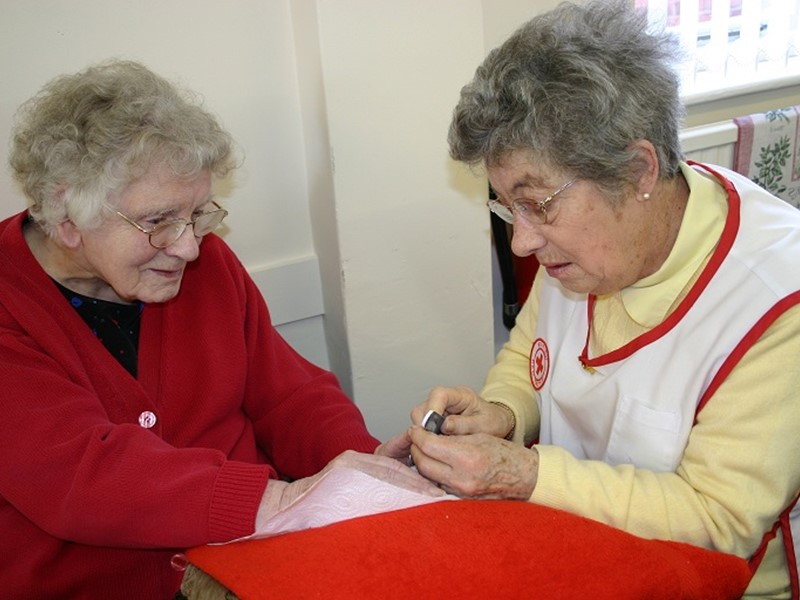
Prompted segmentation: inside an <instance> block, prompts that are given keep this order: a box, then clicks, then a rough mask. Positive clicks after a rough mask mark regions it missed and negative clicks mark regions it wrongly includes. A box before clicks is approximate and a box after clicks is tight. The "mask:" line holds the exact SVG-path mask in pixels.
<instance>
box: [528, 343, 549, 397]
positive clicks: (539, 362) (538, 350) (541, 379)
mask: <svg viewBox="0 0 800 600" xmlns="http://www.w3.org/2000/svg"><path fill="white" fill-rule="evenodd" d="M549 373H550V350H549V349H548V348H547V342H545V341H544V340H543V339H542V338H536V340H535V341H534V342H533V346H531V383H532V384H533V389H535V390H536V391H537V392H538V391H539V390H541V389H542V388H543V387H544V384H545V382H546V381H547V375H548V374H549Z"/></svg>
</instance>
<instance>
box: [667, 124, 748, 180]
mask: <svg viewBox="0 0 800 600" xmlns="http://www.w3.org/2000/svg"><path fill="white" fill-rule="evenodd" d="M738 134H739V128H738V127H737V126H736V124H735V123H734V122H733V121H722V122H720V123H713V124H711V125H702V126H700V127H690V128H688V129H684V130H683V131H682V132H681V147H682V148H683V151H684V153H685V154H686V158H688V159H691V160H696V161H697V162H702V163H709V164H713V165H719V166H721V167H728V168H731V169H732V168H733V158H734V151H735V148H736V138H737V136H738Z"/></svg>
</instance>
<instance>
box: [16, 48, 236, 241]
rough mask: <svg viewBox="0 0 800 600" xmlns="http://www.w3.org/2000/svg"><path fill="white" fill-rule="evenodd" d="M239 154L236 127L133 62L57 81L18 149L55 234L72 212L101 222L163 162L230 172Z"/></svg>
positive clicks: (33, 104) (34, 207)
mask: <svg viewBox="0 0 800 600" xmlns="http://www.w3.org/2000/svg"><path fill="white" fill-rule="evenodd" d="M235 160H236V159H235V157H234V150H233V140H232V139H231V136H230V134H228V133H227V132H226V131H225V130H224V129H223V128H222V127H221V126H220V124H219V123H218V121H217V119H216V118H215V117H214V116H213V115H211V113H209V112H207V111H206V110H205V109H203V108H202V106H201V104H200V102H199V101H197V100H196V99H195V98H194V97H193V96H192V95H191V94H190V93H189V92H187V91H183V90H180V89H179V88H177V87H176V86H175V85H173V84H172V83H170V82H169V81H167V80H166V79H164V78H162V77H160V76H158V75H156V74H155V73H153V72H152V71H150V70H149V69H148V68H147V67H145V66H144V65H142V64H139V63H136V62H132V61H123V60H112V61H108V62H105V63H102V64H99V65H95V66H91V67H89V68H87V69H85V70H84V71H81V72H79V73H77V74H73V75H63V76H60V77H56V78H55V79H53V80H52V81H50V82H49V83H47V84H46V85H45V86H44V87H43V88H42V89H41V91H40V92H39V93H38V94H37V95H36V96H34V97H33V98H31V99H30V100H28V101H27V102H26V103H24V104H23V105H22V106H21V107H20V109H19V111H18V113H17V122H16V124H15V129H14V132H13V135H12V144H11V156H10V163H11V167H12V171H13V173H14V176H15V178H16V180H17V181H18V182H19V183H20V185H21V186H22V189H23V191H24V193H25V195H26V196H27V198H28V205H29V206H28V209H29V213H30V215H31V218H32V219H33V220H34V221H36V222H37V223H38V224H39V225H40V226H41V227H42V229H43V230H44V231H45V232H46V233H47V234H48V235H52V234H53V231H54V228H55V226H56V225H57V224H58V223H60V222H62V221H64V220H65V219H67V218H69V219H71V220H72V221H73V222H74V223H75V224H76V225H77V226H78V227H81V228H91V227H92V226H94V225H96V224H97V222H98V220H99V215H100V211H101V210H102V206H103V203H104V202H105V201H106V200H107V199H108V198H109V196H111V195H113V194H115V193H117V192H120V191H121V190H122V189H123V188H124V187H125V186H126V185H128V184H129V183H131V182H133V181H135V180H136V179H138V178H139V177H141V176H142V175H144V174H145V173H146V172H147V170H148V169H149V168H150V167H151V166H153V165H154V164H156V163H159V164H163V165H166V166H167V167H168V168H170V169H171V171H172V172H173V173H175V174H176V175H178V176H181V177H189V178H191V177H195V176H197V175H199V174H200V173H202V172H204V171H209V172H211V173H212V174H214V175H216V176H218V177H224V176H225V175H226V174H227V173H228V172H229V170H230V169H232V168H235V166H236V164H235Z"/></svg>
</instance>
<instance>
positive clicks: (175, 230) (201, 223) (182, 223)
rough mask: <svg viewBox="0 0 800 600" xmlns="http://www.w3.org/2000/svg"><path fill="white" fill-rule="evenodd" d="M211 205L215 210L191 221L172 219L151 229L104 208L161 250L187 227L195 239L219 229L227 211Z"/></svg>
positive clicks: (176, 239) (173, 241)
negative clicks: (190, 229)
mask: <svg viewBox="0 0 800 600" xmlns="http://www.w3.org/2000/svg"><path fill="white" fill-rule="evenodd" d="M211 204H213V205H214V206H216V209H215V210H210V211H208V212H204V213H201V214H199V215H197V216H196V217H195V218H194V219H192V220H191V221H189V220H187V219H172V220H171V221H165V222H164V223H159V224H158V225H156V226H155V227H153V228H152V229H145V228H144V227H142V226H141V225H139V224H138V223H137V222H136V221H134V220H133V219H131V218H130V217H128V216H127V215H125V214H123V213H121V212H120V211H118V210H117V209H115V208H114V207H113V206H109V205H108V204H106V205H105V206H106V208H107V209H108V210H110V211H112V212H113V213H115V214H116V215H118V216H120V217H122V218H123V219H125V221H126V222H128V223H129V224H131V225H133V226H134V227H136V229H138V230H139V231H141V232H142V233H146V234H147V237H148V239H149V241H150V245H151V246H152V247H153V248H158V249H159V250H161V249H164V248H166V247H168V246H171V245H172V244H174V243H175V242H177V241H178V239H180V237H181V236H182V235H183V232H184V231H186V228H187V227H188V226H189V225H191V226H192V230H193V233H194V236H195V237H196V238H201V237H203V236H205V235H208V234H209V233H211V232H212V231H214V230H215V229H216V228H217V227H219V225H220V223H222V220H223V219H224V218H225V217H227V216H228V211H227V210H225V209H224V208H222V207H221V206H220V205H219V204H217V203H216V202H214V201H213V200H212V201H211Z"/></svg>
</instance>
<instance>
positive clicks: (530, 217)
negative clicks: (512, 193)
mask: <svg viewBox="0 0 800 600" xmlns="http://www.w3.org/2000/svg"><path fill="white" fill-rule="evenodd" d="M576 181H578V178H577V177H573V178H572V179H570V180H569V181H567V182H566V183H565V184H564V185H562V186H561V187H560V188H558V189H557V190H556V191H555V192H553V193H552V194H550V195H549V196H548V197H547V198H545V199H544V200H539V201H536V202H534V201H530V200H512V201H511V205H510V206H506V205H505V204H503V203H502V202H500V200H494V199H493V200H489V201H488V202H487V203H486V205H487V206H488V207H489V210H491V211H492V212H493V213H494V214H496V215H497V216H498V217H500V218H501V219H503V221H505V222H506V223H510V224H512V225H513V224H514V220H515V217H516V215H519V216H520V218H522V219H524V220H525V221H527V222H528V223H534V224H537V225H547V224H548V218H547V208H548V206H549V205H550V203H551V202H552V201H553V200H555V199H556V197H557V196H558V195H559V194H560V193H561V192H563V191H564V190H566V189H567V188H568V187H570V186H571V185H572V184H574V183H575V182H576Z"/></svg>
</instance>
